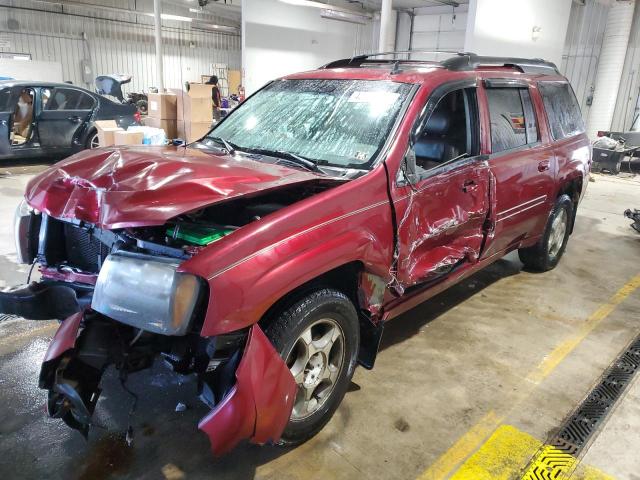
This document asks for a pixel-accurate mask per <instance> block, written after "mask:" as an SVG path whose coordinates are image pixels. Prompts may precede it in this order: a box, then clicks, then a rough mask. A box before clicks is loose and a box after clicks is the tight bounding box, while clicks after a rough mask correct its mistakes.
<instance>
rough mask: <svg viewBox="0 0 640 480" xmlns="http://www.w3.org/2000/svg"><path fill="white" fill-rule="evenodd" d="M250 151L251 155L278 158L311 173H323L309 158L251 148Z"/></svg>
mask: <svg viewBox="0 0 640 480" xmlns="http://www.w3.org/2000/svg"><path fill="white" fill-rule="evenodd" d="M250 151H251V153H258V154H262V155H269V156H270V157H280V158H281V159H282V160H286V161H288V162H291V163H294V164H296V165H298V166H300V167H303V168H306V169H307V170H310V171H312V172H316V173H323V171H322V170H320V169H319V168H318V165H317V164H316V162H314V161H313V160H311V159H310V158H306V157H303V156H302V155H298V154H297V153H293V152H285V151H284V150H266V149H263V148H252V149H251V150H250ZM276 163H277V162H276Z"/></svg>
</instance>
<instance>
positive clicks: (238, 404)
mask: <svg viewBox="0 0 640 480" xmlns="http://www.w3.org/2000/svg"><path fill="white" fill-rule="evenodd" d="M296 388H297V387H296V383H295V381H294V379H293V376H292V375H291V372H290V371H289V369H288V368H287V365H286V364H285V363H284V361H283V360H282V358H280V355H279V354H278V352H276V350H275V349H274V348H273V345H272V344H271V342H270V341H269V339H267V337H266V335H265V334H264V333H263V331H262V329H261V328H260V327H259V326H258V325H253V326H252V327H251V330H250V331H249V337H248V339H247V344H246V346H245V349H244V353H243V356H242V359H241V360H240V364H239V365H238V369H237V370H236V385H235V386H234V387H233V389H231V391H230V392H229V393H228V394H227V396H226V397H225V398H224V399H223V400H222V401H221V402H220V404H219V405H217V406H216V407H215V408H214V409H213V410H211V412H210V413H209V414H208V415H207V416H206V417H204V418H203V419H202V420H200V423H199V424H198V428H199V429H200V430H202V431H203V432H205V433H206V434H207V435H208V436H209V440H210V442H211V450H212V451H213V454H214V455H222V454H224V453H226V452H228V451H230V450H232V449H233V448H234V447H235V446H236V445H237V444H238V443H239V442H240V441H241V440H245V439H249V440H250V441H251V442H252V443H258V444H263V443H266V442H269V441H273V442H275V441H278V440H279V439H280V436H281V435H282V432H283V431H284V428H285V427H286V425H287V422H288V421H289V417H290V416H291V410H292V409H293V402H294V400H295V396H296Z"/></svg>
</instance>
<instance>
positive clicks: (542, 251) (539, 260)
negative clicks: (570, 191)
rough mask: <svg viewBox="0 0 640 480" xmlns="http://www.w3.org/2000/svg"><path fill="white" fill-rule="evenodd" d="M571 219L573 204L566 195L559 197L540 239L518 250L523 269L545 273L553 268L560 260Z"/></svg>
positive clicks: (567, 239) (566, 240)
mask: <svg viewBox="0 0 640 480" xmlns="http://www.w3.org/2000/svg"><path fill="white" fill-rule="evenodd" d="M572 219H573V202H572V201H571V198H569V196H568V195H561V196H560V197H559V198H558V200H556V204H555V205H554V206H553V209H552V210H551V214H550V215H549V219H548V220H547V225H546V227H545V229H544V234H543V235H542V238H541V239H540V240H539V241H538V243H536V244H535V245H534V246H532V247H527V248H521V249H519V250H518V256H519V257H520V261H521V262H522V263H524V266H525V268H527V269H529V270H535V271H538V272H546V271H547V270H551V269H552V268H555V266H556V265H557V264H558V262H559V261H560V258H562V254H563V253H564V250H565V248H566V247H567V242H568V241H569V234H570V232H571V221H572Z"/></svg>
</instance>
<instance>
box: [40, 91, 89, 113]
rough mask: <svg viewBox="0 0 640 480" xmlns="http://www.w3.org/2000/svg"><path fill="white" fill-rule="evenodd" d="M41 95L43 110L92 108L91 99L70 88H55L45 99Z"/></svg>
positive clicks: (44, 95)
mask: <svg viewBox="0 0 640 480" xmlns="http://www.w3.org/2000/svg"><path fill="white" fill-rule="evenodd" d="M45 98H46V94H44V93H43V103H44V109H45V110H91V109H92V108H93V97H91V95H88V94H86V93H84V92H81V91H80V90H75V89H72V88H56V89H54V90H53V92H52V93H51V94H50V96H49V98H48V99H46V103H45V101H44V100H45Z"/></svg>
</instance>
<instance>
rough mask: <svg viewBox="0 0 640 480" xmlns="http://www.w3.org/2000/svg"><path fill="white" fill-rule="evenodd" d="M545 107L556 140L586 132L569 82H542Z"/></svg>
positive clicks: (539, 86)
mask: <svg viewBox="0 0 640 480" xmlns="http://www.w3.org/2000/svg"><path fill="white" fill-rule="evenodd" d="M538 88H539V89H540V93H541V94H542V100H543V102H544V108H545V110H546V111H547V116H548V117H549V126H550V127H551V134H552V135H553V138H554V139H555V140H562V139H563V138H567V137H572V136H573V135H577V134H579V133H582V132H584V130H585V129H584V121H583V120H582V114H581V113H580V107H579V106H578V101H577V100H576V96H575V94H574V93H573V90H572V89H571V87H570V86H569V84H568V83H564V82H540V83H538Z"/></svg>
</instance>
